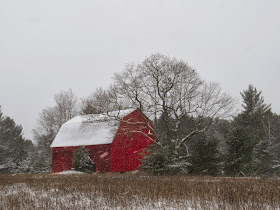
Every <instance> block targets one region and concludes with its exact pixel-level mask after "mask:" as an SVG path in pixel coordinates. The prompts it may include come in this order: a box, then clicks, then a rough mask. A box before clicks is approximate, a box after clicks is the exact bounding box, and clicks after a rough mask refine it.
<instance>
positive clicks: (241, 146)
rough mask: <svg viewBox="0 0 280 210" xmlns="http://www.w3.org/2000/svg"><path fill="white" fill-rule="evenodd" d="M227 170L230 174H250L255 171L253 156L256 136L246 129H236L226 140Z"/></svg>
mask: <svg viewBox="0 0 280 210" xmlns="http://www.w3.org/2000/svg"><path fill="white" fill-rule="evenodd" d="M226 143H227V145H228V151H227V153H226V161H225V172H226V174H228V175H240V174H243V175H248V174H251V173H252V172H253V171H254V168H253V163H252V161H253V158H254V154H253V152H254V147H255V145H256V143H257V142H256V138H255V137H254V136H251V135H250V134H249V133H248V132H247V131H246V130H243V129H235V130H234V131H233V132H232V133H231V134H230V135H229V137H228V139H227V141H226Z"/></svg>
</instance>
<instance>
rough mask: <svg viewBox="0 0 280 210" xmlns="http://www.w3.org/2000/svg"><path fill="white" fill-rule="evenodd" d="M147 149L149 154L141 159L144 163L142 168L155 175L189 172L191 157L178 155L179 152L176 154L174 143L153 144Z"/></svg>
mask: <svg viewBox="0 0 280 210" xmlns="http://www.w3.org/2000/svg"><path fill="white" fill-rule="evenodd" d="M147 151H148V153H149V155H146V156H145V159H142V160H141V161H142V162H143V164H142V165H141V166H140V170H142V171H144V172H147V173H151V174H155V175H163V174H178V173H186V172H187V167H188V166H189V160H188V158H189V157H186V156H180V157H178V154H175V149H174V145H172V144H170V145H166V146H162V147H160V146H158V145H152V146H150V148H149V149H148V150H147Z"/></svg>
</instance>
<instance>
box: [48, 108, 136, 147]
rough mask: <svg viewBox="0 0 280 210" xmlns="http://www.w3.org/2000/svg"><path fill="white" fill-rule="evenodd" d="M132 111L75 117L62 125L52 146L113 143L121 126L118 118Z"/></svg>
mask: <svg viewBox="0 0 280 210" xmlns="http://www.w3.org/2000/svg"><path fill="white" fill-rule="evenodd" d="M132 111H134V109H126V110H120V111H114V112H109V113H104V114H91V115H81V116H77V117H74V118H72V119H71V120H69V121H67V122H66V123H64V124H63V125H62V126H61V128H60V129H59V131H58V133H57V135H56V137H55V139H54V140H53V142H52V144H51V147H67V146H81V145H83V146H85V145H98V144H111V143H112V141H113V139H114V136H115V134H116V132H117V129H118V127H119V123H120V121H119V120H118V119H121V118H123V117H124V116H126V115H128V114H129V113H131V112H132Z"/></svg>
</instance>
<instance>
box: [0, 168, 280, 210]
mask: <svg viewBox="0 0 280 210" xmlns="http://www.w3.org/2000/svg"><path fill="white" fill-rule="evenodd" d="M279 207H280V180H279V179H277V178H213V177H188V176H150V175H145V174H131V173H126V174H118V173H94V174H71V175H70V174H69V175H61V174H60V175H59V174H0V209H5V210H6V209H188V208H189V209H279Z"/></svg>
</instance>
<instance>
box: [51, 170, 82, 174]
mask: <svg viewBox="0 0 280 210" xmlns="http://www.w3.org/2000/svg"><path fill="white" fill-rule="evenodd" d="M55 174H84V172H80V171H72V170H71V171H62V172H59V173H55Z"/></svg>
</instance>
